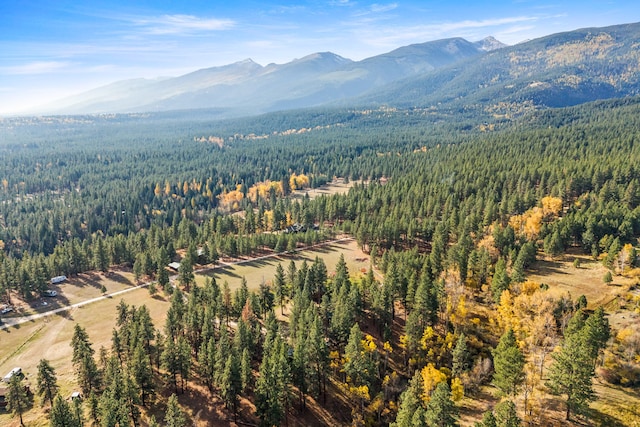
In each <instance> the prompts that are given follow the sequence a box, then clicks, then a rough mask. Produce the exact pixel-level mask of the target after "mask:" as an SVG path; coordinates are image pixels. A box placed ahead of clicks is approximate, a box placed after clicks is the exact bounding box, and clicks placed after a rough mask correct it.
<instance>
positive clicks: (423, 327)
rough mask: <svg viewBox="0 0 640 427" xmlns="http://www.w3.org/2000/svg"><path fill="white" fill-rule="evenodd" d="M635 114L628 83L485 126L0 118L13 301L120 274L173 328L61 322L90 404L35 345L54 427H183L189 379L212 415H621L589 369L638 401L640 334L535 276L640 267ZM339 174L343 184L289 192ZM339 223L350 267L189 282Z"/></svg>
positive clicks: (6, 260)
mask: <svg viewBox="0 0 640 427" xmlns="http://www.w3.org/2000/svg"><path fill="white" fill-rule="evenodd" d="M639 113H640V99H638V98H630V99H625V100H614V101H601V102H597V103H592V104H585V105H582V106H578V107H571V108H566V109H556V110H544V111H534V112H530V113H527V114H524V115H522V116H521V117H519V118H517V119H514V120H506V119H500V120H498V121H496V120H495V119H492V118H491V117H489V116H485V115H484V113H480V112H476V111H467V112H465V113H462V114H460V115H456V117H457V119H456V120H455V121H453V120H451V117H452V114H453V112H449V111H446V110H443V111H434V110H431V109H407V110H400V109H388V108H380V109H376V110H309V111H300V112H297V113H295V114H291V115H287V114H284V113H283V114H271V115H266V116H262V117H259V118H254V119H243V120H236V121H225V122H211V121H209V120H208V119H207V116H206V112H198V113H194V114H192V115H188V116H186V115H182V116H181V115H180V114H176V115H173V114H160V115H148V116H85V117H81V116H75V117H55V118H34V119H26V118H16V119H6V120H4V121H3V122H2V123H0V125H1V129H0V132H1V135H2V141H3V142H2V143H1V144H2V145H0V152H1V153H2V156H3V162H2V164H1V165H0V179H2V187H1V188H0V247H1V249H2V252H1V253H0V295H2V298H3V299H5V300H6V301H4V302H5V303H10V299H11V298H21V299H25V300H29V299H32V298H37V297H38V296H39V295H41V294H42V293H43V292H44V291H45V290H46V289H47V282H48V279H49V278H50V277H53V276H57V275H63V274H64V275H67V276H69V277H73V276H74V275H77V274H79V273H82V272H86V271H89V270H101V271H107V270H108V269H109V268H114V266H117V268H122V269H127V268H131V269H133V272H134V274H135V275H136V278H138V279H141V280H143V279H144V280H146V279H148V280H154V281H155V282H154V285H153V286H152V287H151V288H150V290H151V292H160V293H162V294H163V295H165V296H166V298H167V299H169V300H170V308H169V309H168V311H167V313H166V321H165V322H164V323H157V322H155V321H154V319H153V318H152V317H151V316H150V315H149V312H148V309H147V308H146V307H145V306H144V305H143V306H139V307H136V306H130V305H127V304H125V303H124V302H123V303H121V304H120V305H119V306H118V310H117V313H116V318H117V324H116V327H115V329H114V330H113V335H112V343H111V346H110V348H101V349H96V348H94V347H93V345H92V342H91V336H90V335H89V334H88V333H87V332H86V330H85V329H84V328H83V327H82V326H81V325H76V326H75V329H74V335H73V339H72V341H71V343H70V345H71V347H70V348H71V349H72V356H71V357H72V362H73V366H74V367H75V375H76V377H75V381H76V384H77V386H78V387H79V388H80V389H81V390H82V392H83V395H84V396H85V401H84V403H81V404H79V406H76V407H74V404H69V403H68V402H66V401H65V400H64V399H63V398H61V397H55V382H56V381H55V374H54V375H50V374H51V372H50V371H51V369H50V368H51V367H50V366H49V368H47V364H48V362H47V361H46V360H43V361H42V373H40V369H39V374H38V380H39V381H38V383H39V385H38V390H37V392H38V393H39V394H40V395H42V400H43V402H45V401H46V402H48V403H45V404H46V405H48V406H50V408H51V409H50V411H49V412H48V417H49V418H50V420H51V424H52V425H55V426H58V425H82V424H83V423H84V424H85V425H90V424H91V423H93V424H95V425H102V426H116V425H120V426H123V425H140V424H145V425H146V424H151V425H153V424H154V423H160V424H162V425H165V424H166V425H172V426H183V425H188V419H189V416H190V415H189V414H192V413H191V412H190V410H191V408H189V407H188V405H186V404H185V403H181V401H180V397H181V396H183V393H184V392H185V389H189V388H190V387H201V388H203V389H206V390H207V393H208V396H209V397H210V398H211V399H215V401H216V402H220V406H221V407H222V406H224V409H223V410H222V412H223V416H221V418H220V420H219V421H221V422H222V421H224V422H229V423H231V422H238V423H240V422H242V423H248V424H251V425H265V426H271V425H287V423H289V425H293V424H295V423H297V424H300V425H304V424H305V420H308V419H309V418H305V417H308V415H305V414H309V413H313V414H317V413H319V411H321V410H325V411H328V412H331V413H333V414H334V415H333V416H334V418H332V419H331V421H330V422H325V423H326V424H330V423H338V424H341V425H389V424H390V425H395V426H399V427H400V426H403V427H404V426H420V425H429V426H449V425H457V424H459V423H460V422H461V415H464V413H465V412H466V413H470V414H471V417H472V418H473V422H477V425H480V426H485V427H489V426H493V425H497V426H507V425H508V426H513V425H548V424H553V423H555V424H562V423H565V422H567V423H568V422H574V421H576V420H577V421H578V422H581V423H587V424H591V425H593V424H601V425H616V423H618V425H636V424H633V423H637V422H638V420H637V419H635V420H629V419H623V420H622V419H617V418H615V416H613V415H611V414H610V413H608V412H607V411H603V410H597V409H594V408H593V406H591V407H590V403H592V402H594V401H597V399H598V396H597V395H596V393H595V392H594V381H595V380H596V379H597V381H598V382H603V383H607V384H613V385H615V386H617V387H621V388H622V389H623V390H626V391H627V392H628V393H629V395H632V394H633V393H636V391H637V386H638V383H639V382H640V367H639V366H638V356H640V347H639V346H638V345H637V343H638V342H640V341H639V340H638V335H637V334H636V332H634V331H633V330H628V331H627V332H624V333H622V331H618V330H616V329H615V327H613V326H612V325H610V322H609V320H608V314H609V313H608V310H610V309H611V307H610V306H606V307H601V306H595V305H594V304H593V303H592V301H588V300H587V299H586V298H585V297H584V296H582V297H581V296H580V295H569V294H566V293H565V294H562V295H558V294H557V293H553V292H552V291H553V289H549V286H548V285H545V284H544V283H538V282H535V281H532V280H529V278H528V276H529V275H530V274H531V272H532V267H533V266H535V263H536V262H537V260H538V261H539V260H543V259H551V260H552V259H558V258H562V257H563V256H564V254H567V253H571V254H580V255H586V256H588V257H590V258H591V259H593V260H597V261H598V262H601V263H602V264H603V265H604V266H605V267H606V268H607V269H608V271H609V278H611V280H613V279H612V277H616V276H621V275H626V276H629V277H631V278H632V280H637V279H634V278H637V277H638V275H637V271H636V270H635V267H636V265H635V264H636V253H635V247H636V246H637V244H638V241H637V238H638V236H639V235H640V208H639V206H640V183H639V182H638V178H637V177H638V167H639V166H638V165H639V164H640V151H639V150H640V148H639V147H640V146H639V145H638V144H637V143H636V142H637V140H638V137H639V136H640V135H639V133H640V114H639ZM335 176H338V177H344V178H345V179H347V180H350V181H356V183H355V184H354V186H353V187H352V188H351V190H350V191H349V192H348V193H347V194H335V195H328V196H322V197H318V198H314V199H311V198H309V197H303V198H300V199H294V198H292V197H290V195H291V193H292V191H294V190H296V189H303V190H304V189H306V188H313V187H318V186H321V185H323V184H325V183H327V182H328V181H330V180H331V179H332V178H333V177H335ZM294 224H295V225H296V227H297V228H296V229H295V230H296V231H297V232H291V231H290V230H291V228H289V227H293V226H294ZM285 230H287V231H288V232H285ZM338 233H342V234H346V235H349V236H353V237H354V238H355V239H356V241H357V243H358V245H359V246H360V247H361V248H362V250H364V251H365V252H366V253H367V254H369V255H370V257H371V260H372V263H371V266H370V267H369V268H368V270H367V271H366V272H365V273H364V274H356V273H357V272H353V271H349V270H348V268H347V266H346V264H345V263H344V262H339V263H338V266H337V267H336V269H335V271H334V272H329V271H328V269H327V267H326V266H325V265H324V262H323V261H322V259H320V258H318V259H316V260H315V262H313V263H309V264H307V263H304V264H303V265H302V266H301V267H296V265H295V264H294V263H293V262H291V263H290V264H289V265H287V264H286V263H285V264H283V265H281V266H280V267H279V268H278V271H277V273H276V275H275V277H272V278H269V279H271V280H269V281H268V282H266V281H265V282H263V283H261V284H254V283H249V284H247V283H244V284H243V286H241V287H240V288H239V289H237V290H234V291H233V292H232V291H230V290H229V288H228V286H225V284H222V283H216V281H215V280H207V282H206V283H205V284H204V285H203V286H200V285H197V284H196V283H195V281H194V273H193V266H194V265H195V264H196V263H198V264H208V263H215V261H216V260H218V259H220V258H237V257H239V256H252V255H255V254H263V253H266V252H268V253H272V252H276V253H279V252H285V251H287V252H290V253H293V252H294V251H295V250H296V249H298V248H302V247H303V246H304V245H310V244H313V243H317V242H319V241H321V240H324V239H326V238H328V237H330V236H333V235H336V234H338ZM292 256H293V255H292ZM170 261H179V262H180V263H181V264H180V269H179V271H178V275H177V278H176V280H175V282H174V284H175V287H174V286H172V282H171V281H170V280H169V276H168V272H167V270H166V268H165V267H166V265H167V264H168V263H169V262H170ZM578 267H579V266H576V268H578ZM606 279H607V278H603V280H606ZM632 290H633V289H624V290H623V291H624V292H627V291H629V292H631V291H632ZM621 292H622V290H621ZM631 302H632V303H633V304H637V301H635V300H633V299H632V301H631ZM631 308H632V309H633V308H634V307H633V306H632V307H631ZM629 315H630V316H632V315H633V312H632V311H629ZM53 368H55V367H53ZM54 370H55V369H54ZM47 373H49V375H47ZM40 377H42V387H40ZM46 378H49V380H46ZM51 378H53V379H51ZM47 381H48V382H47ZM14 382H15V383H17V381H14ZM12 384H13V382H12ZM12 384H10V386H11V387H13V389H14V391H15V393H14V394H13V395H12V397H11V398H10V410H11V411H14V412H15V413H16V414H22V412H23V409H24V408H26V407H28V405H21V404H20V402H22V398H21V397H20V396H19V394H20V393H19V389H20V387H19V386H16V385H12ZM17 384H19V383H17ZM46 384H50V387H49V386H46ZM487 393H488V394H489V395H490V396H491V397H487ZM168 396H171V397H169V398H168V399H167V397H168ZM470 401H471V402H473V401H478V402H484V410H482V411H480V412H478V411H477V410H476V411H475V412H474V411H471V410H469V409H468V406H469V405H468V402H470ZM465 402H466V403H465ZM21 408H23V409H21ZM319 408H320V409H319ZM474 414H475V415H474ZM58 417H59V418H58ZM474 417H475V418H474ZM313 419H314V420H315V421H314V422H320V421H319V420H322V418H320V417H316V418H313Z"/></svg>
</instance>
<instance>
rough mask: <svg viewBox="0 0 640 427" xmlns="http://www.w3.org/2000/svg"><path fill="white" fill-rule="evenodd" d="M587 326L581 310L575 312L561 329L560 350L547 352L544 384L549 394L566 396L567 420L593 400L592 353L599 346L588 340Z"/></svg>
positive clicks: (589, 329)
mask: <svg viewBox="0 0 640 427" xmlns="http://www.w3.org/2000/svg"><path fill="white" fill-rule="evenodd" d="M576 319H577V320H576ZM594 323H597V322H595V321H594ZM591 329H592V327H591V326H590V327H586V326H585V323H584V322H583V321H582V312H581V311H578V312H577V313H576V314H575V315H574V317H573V318H572V319H571V321H570V322H569V326H568V327H567V329H566V330H565V339H564V341H563V343H562V345H561V347H560V350H559V351H557V352H555V353H553V354H552V355H551V357H552V358H553V363H552V365H551V366H550V368H549V378H548V380H547V382H546V385H547V387H549V391H550V392H551V394H554V395H565V396H566V418H567V420H569V419H570V418H571V414H572V413H582V412H584V411H585V410H586V409H587V407H588V403H589V402H590V401H592V400H594V399H595V393H594V391H593V384H592V379H593V377H594V375H595V371H594V360H595V357H594V353H595V354H596V355H597V352H598V351H599V347H598V346H597V345H596V344H595V343H596V342H598V341H597V340H593V341H592V339H591V333H590V332H591Z"/></svg>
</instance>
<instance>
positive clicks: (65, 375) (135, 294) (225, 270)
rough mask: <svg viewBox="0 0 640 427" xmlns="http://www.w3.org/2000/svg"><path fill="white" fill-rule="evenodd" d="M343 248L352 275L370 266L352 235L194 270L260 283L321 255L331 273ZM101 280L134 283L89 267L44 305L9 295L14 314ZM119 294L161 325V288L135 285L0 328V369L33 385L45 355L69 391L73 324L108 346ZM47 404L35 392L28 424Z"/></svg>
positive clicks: (114, 286)
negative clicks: (14, 372)
mask: <svg viewBox="0 0 640 427" xmlns="http://www.w3.org/2000/svg"><path fill="white" fill-rule="evenodd" d="M341 254H343V255H344V258H345V261H346V263H347V266H348V268H349V272H350V273H351V275H352V276H357V275H358V274H361V272H362V271H363V269H367V268H369V258H368V256H366V255H365V254H363V253H362V252H361V251H360V250H359V249H358V247H357V244H356V242H355V241H353V240H345V241H341V242H336V243H331V244H328V245H327V246H322V247H315V248H313V249H309V250H303V251H300V252H297V253H296V254H293V255H287V256H284V255H282V256H278V257H271V258H265V259H262V260H257V261H249V262H246V263H243V264H238V265H233V266H227V267H218V268H216V269H215V270H210V271H208V272H207V273H204V274H201V273H199V274H196V280H197V282H198V283H199V284H202V283H204V280H205V278H206V277H207V276H210V275H215V277H216V280H217V281H218V283H219V284H221V285H222V283H223V282H224V281H225V280H226V281H227V282H228V283H229V285H230V288H231V289H235V288H237V287H239V286H240V282H241V278H242V277H243V276H244V277H246V279H247V283H248V286H249V289H251V290H256V289H258V287H259V285H260V283H261V282H262V281H263V280H264V281H265V282H271V281H272V279H273V276H274V274H275V268H276V266H277V264H278V263H282V264H283V267H285V268H286V266H287V265H288V263H289V262H290V260H294V262H295V263H296V266H297V267H299V266H300V265H301V263H302V262H303V261H305V260H306V261H307V262H308V263H309V264H311V263H313V261H314V259H315V258H316V256H317V257H320V258H322V259H323V260H324V262H325V263H326V265H327V270H328V272H329V274H330V275H331V273H332V272H333V271H334V269H335V265H336V263H337V262H338V259H339V258H340V255H341ZM102 286H104V287H105V288H106V290H107V293H112V292H117V291H120V290H123V289H126V288H131V287H133V286H134V279H133V275H132V274H131V272H129V271H122V270H111V271H109V272H108V273H107V274H106V275H103V274H98V273H91V274H81V275H79V276H78V277H74V278H72V279H70V280H69V281H67V282H65V283H62V284H60V285H57V286H56V287H55V289H56V290H57V291H58V296H57V297H56V298H46V301H47V303H48V304H47V306H42V305H41V301H43V300H44V299H38V300H37V301H38V303H36V304H33V303H32V304H27V303H25V302H22V301H19V300H18V299H17V298H15V297H14V298H13V300H14V304H15V306H16V307H17V308H18V309H17V310H16V312H17V313H14V315H13V316H14V317H15V316H20V315H30V314H34V313H36V312H42V311H43V310H46V309H48V310H51V309H53V308H56V307H60V306H63V305H70V304H74V303H77V302H80V301H84V300H87V299H92V298H96V297H100V296H101V295H102V291H101V288H102ZM121 300H124V302H125V303H126V304H128V305H135V306H142V305H146V306H147V308H148V309H149V311H150V314H151V317H152V319H153V321H154V325H155V327H156V328H160V329H162V327H163V325H164V321H165V317H166V310H167V308H168V305H169V303H168V299H167V298H166V297H165V296H163V295H162V294H158V295H155V296H153V297H152V296H151V295H150V294H149V292H148V290H147V289H146V288H138V289H135V290H132V291H131V292H126V293H124V294H122V295H118V296H116V297H113V298H111V297H107V298H105V299H102V300H99V301H97V302H94V303H91V304H88V305H85V306H82V307H76V308H72V309H71V310H68V311H63V312H60V313H57V314H53V315H50V316H47V317H43V318H40V319H37V320H35V321H31V322H27V323H22V324H20V325H16V326H12V327H8V328H6V329H3V330H0V344H1V345H0V372H2V373H3V374H2V375H4V374H5V373H6V372H9V371H10V370H11V369H12V368H14V367H21V368H22V370H23V372H24V373H25V375H26V377H27V380H28V381H29V383H30V385H31V388H32V389H34V388H35V383H36V374H37V365H38V362H39V361H40V359H42V358H45V359H47V360H49V361H50V362H51V365H52V366H53V367H54V369H55V370H56V374H57V377H58V384H59V385H60V392H61V394H62V395H63V396H70V395H71V393H72V392H73V391H75V390H76V389H77V384H76V379H75V373H74V370H73V366H72V364H71V351H72V349H71V346H70V345H69V344H70V341H71V337H72V335H73V328H74V325H75V324H76V323H78V324H80V325H81V326H82V327H83V328H85V329H86V331H87V333H88V335H89V339H90V341H91V342H92V344H93V349H94V350H95V352H96V355H95V357H96V358H97V353H98V352H99V349H100V347H103V346H104V347H105V348H109V347H110V346H111V336H112V330H113V327H114V326H115V323H116V319H115V318H116V307H117V305H118V304H119V302H120V301H121ZM47 412H48V406H47V407H45V408H42V407H41V405H40V399H39V398H38V397H36V398H35V400H34V404H33V408H32V409H31V410H29V411H28V412H27V413H26V414H25V415H24V421H25V424H26V425H27V426H46V425H48V416H47V415H46V414H47ZM19 424H20V423H19V420H18V418H12V417H11V415H10V414H7V413H6V412H0V425H1V426H8V427H14V426H16V427H17V426H19Z"/></svg>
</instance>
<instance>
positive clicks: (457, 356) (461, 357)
mask: <svg viewBox="0 0 640 427" xmlns="http://www.w3.org/2000/svg"><path fill="white" fill-rule="evenodd" d="M451 356H452V359H453V363H452V369H451V374H452V375H453V376H454V377H459V376H460V374H462V373H463V372H464V371H466V370H468V369H469V368H470V366H469V362H470V359H471V354H470V353H469V348H468V347H467V337H466V336H465V335H464V333H462V334H460V336H459V337H458V341H456V346H455V347H454V349H453V352H452V354H451Z"/></svg>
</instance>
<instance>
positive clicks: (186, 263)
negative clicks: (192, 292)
mask: <svg viewBox="0 0 640 427" xmlns="http://www.w3.org/2000/svg"><path fill="white" fill-rule="evenodd" d="M194 280H195V276H194V274H193V259H192V258H191V255H190V253H189V251H187V252H186V253H185V256H184V258H182V261H180V267H179V268H178V281H179V282H180V284H181V285H182V286H184V288H185V290H186V291H187V292H189V289H190V288H191V285H192V284H193V282H194Z"/></svg>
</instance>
